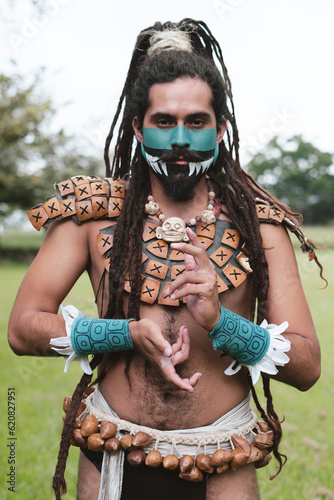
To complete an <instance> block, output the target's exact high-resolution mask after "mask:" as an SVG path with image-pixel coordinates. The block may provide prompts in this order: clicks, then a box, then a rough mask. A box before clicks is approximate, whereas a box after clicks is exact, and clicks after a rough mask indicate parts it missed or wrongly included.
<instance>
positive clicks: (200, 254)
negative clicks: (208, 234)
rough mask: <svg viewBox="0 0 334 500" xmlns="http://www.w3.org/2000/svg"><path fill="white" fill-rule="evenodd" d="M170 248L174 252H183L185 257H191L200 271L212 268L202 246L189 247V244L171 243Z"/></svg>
mask: <svg viewBox="0 0 334 500" xmlns="http://www.w3.org/2000/svg"><path fill="white" fill-rule="evenodd" d="M170 246H171V248H173V249H174V250H179V251H181V252H184V253H185V254H186V255H191V256H192V257H193V258H194V259H195V262H196V264H197V266H198V267H199V268H200V269H202V270H209V269H211V268H212V263H211V262H210V260H209V258H208V256H207V254H206V251H205V248H203V245H201V246H200V247H197V246H195V245H189V243H171V244H170Z"/></svg>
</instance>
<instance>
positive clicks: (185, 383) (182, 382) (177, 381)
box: [162, 360, 194, 392]
mask: <svg viewBox="0 0 334 500" xmlns="http://www.w3.org/2000/svg"><path fill="white" fill-rule="evenodd" d="M162 371H163V374H164V375H165V378H166V380H167V381H168V382H170V383H171V384H173V385H175V386H176V387H178V388H179V389H182V390H184V391H189V392H193V391H194V388H193V386H192V385H191V384H190V382H189V380H188V379H182V378H181V377H180V376H179V375H178V374H177V373H176V371H175V368H174V366H173V364H172V362H171V361H170V360H169V361H168V362H166V363H165V364H164V366H163V367H162Z"/></svg>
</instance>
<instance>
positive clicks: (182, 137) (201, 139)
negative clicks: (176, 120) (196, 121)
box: [143, 125, 217, 151]
mask: <svg viewBox="0 0 334 500" xmlns="http://www.w3.org/2000/svg"><path fill="white" fill-rule="evenodd" d="M143 143H144V146H145V147H147V148H153V149H165V150H166V149H173V146H175V145H177V146H179V147H182V146H183V147H186V148H187V149H193V150H195V151H211V150H213V149H215V147H216V143H217V130H216V129H214V128H209V129H204V130H188V129H187V128H186V127H183V125H180V126H178V127H175V128H172V129H157V128H149V127H145V128H144V129H143Z"/></svg>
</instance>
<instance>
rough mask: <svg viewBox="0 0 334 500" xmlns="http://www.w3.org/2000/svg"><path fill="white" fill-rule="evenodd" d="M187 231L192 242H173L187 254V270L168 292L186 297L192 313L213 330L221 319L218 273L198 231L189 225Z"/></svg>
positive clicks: (172, 245)
mask: <svg viewBox="0 0 334 500" xmlns="http://www.w3.org/2000/svg"><path fill="white" fill-rule="evenodd" d="M187 235H188V236H189V238H190V241H191V242H192V245H189V244H187V243H171V247H172V248H174V249H175V250H180V251H182V252H184V253H185V254H186V256H185V259H184V262H185V271H184V272H183V273H182V274H181V275H180V276H179V277H178V278H176V279H175V280H174V281H173V282H172V283H171V285H170V286H169V288H168V289H167V291H166V295H170V296H171V298H172V299H180V298H181V297H182V298H183V297H186V298H187V301H186V303H187V307H188V310H189V311H190V314H191V315H192V316H193V318H194V319H195V320H196V321H197V323H198V324H199V325H200V326H201V327H203V328H205V329H206V330H207V331H208V332H210V331H211V330H212V329H213V328H214V327H215V325H216V324H217V323H218V321H219V319H220V301H219V295H218V288H217V274H216V271H215V268H214V267H213V265H212V263H211V262H210V260H209V258H208V256H207V254H206V251H205V248H204V246H203V244H202V243H201V242H200V240H199V239H198V237H197V236H196V234H195V233H194V232H193V231H192V230H191V229H189V228H187ZM181 287H182V288H181Z"/></svg>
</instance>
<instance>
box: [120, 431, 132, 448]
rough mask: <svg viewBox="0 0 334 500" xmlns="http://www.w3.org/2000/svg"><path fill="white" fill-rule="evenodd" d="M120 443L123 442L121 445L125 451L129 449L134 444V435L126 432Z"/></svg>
mask: <svg viewBox="0 0 334 500" xmlns="http://www.w3.org/2000/svg"><path fill="white" fill-rule="evenodd" d="M120 443H121V447H122V449H123V450H124V451H125V450H128V449H129V448H131V446H132V435H131V434H125V435H124V436H123V437H121V439H120Z"/></svg>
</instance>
